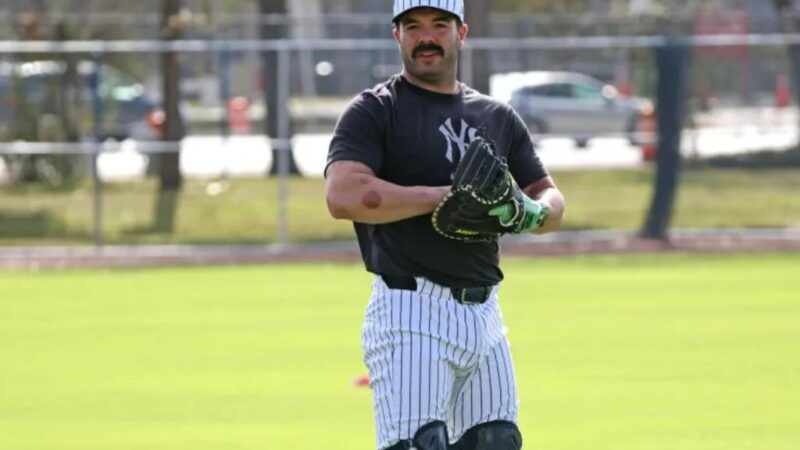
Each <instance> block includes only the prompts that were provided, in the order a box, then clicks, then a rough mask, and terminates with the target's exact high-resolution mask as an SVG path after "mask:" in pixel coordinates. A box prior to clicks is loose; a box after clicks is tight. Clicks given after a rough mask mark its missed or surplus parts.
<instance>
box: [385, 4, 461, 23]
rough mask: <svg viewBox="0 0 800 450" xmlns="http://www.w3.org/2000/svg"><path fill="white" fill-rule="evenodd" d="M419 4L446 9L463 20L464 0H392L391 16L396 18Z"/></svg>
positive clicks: (419, 5)
mask: <svg viewBox="0 0 800 450" xmlns="http://www.w3.org/2000/svg"><path fill="white" fill-rule="evenodd" d="M421 6H427V7H430V8H438V9H441V10H444V11H448V12H450V13H453V14H455V15H456V16H458V18H459V19H461V21H462V22H463V21H464V0H394V8H393V10H392V12H393V14H392V17H393V18H397V16H399V15H400V14H402V13H404V12H406V11H408V10H409V9H411V8H419V7H421Z"/></svg>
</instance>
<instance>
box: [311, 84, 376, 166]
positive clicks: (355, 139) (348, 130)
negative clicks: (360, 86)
mask: <svg viewBox="0 0 800 450" xmlns="http://www.w3.org/2000/svg"><path fill="white" fill-rule="evenodd" d="M383 117H384V115H383V108H382V106H381V104H380V101H379V100H378V98H377V97H375V96H373V95H370V94H367V93H362V94H360V95H359V96H357V97H355V98H354V99H353V100H352V101H351V102H350V104H348V105H347V107H346V108H345V110H344V112H343V113H342V115H341V117H339V122H338V123H337V124H336V129H335V130H334V132H333V139H331V145H330V147H329V148H328V161H327V164H326V166H325V174H326V175H327V172H328V167H330V165H331V164H332V163H334V162H336V161H342V160H345V161H356V162H360V163H362V164H364V165H366V166H367V167H369V168H370V169H372V171H373V172H374V173H376V174H377V173H379V172H380V168H381V165H382V164H383V149H384V136H385V133H386V122H385V120H384V119H383Z"/></svg>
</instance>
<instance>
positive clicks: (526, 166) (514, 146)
mask: <svg viewBox="0 0 800 450" xmlns="http://www.w3.org/2000/svg"><path fill="white" fill-rule="evenodd" d="M509 111H510V115H511V130H510V132H511V151H510V153H509V156H508V167H509V170H510V171H511V175H513V176H514V179H515V180H517V184H519V186H520V187H521V188H523V189H524V188H525V187H526V186H528V185H530V184H531V183H535V182H537V181H539V180H541V179H542V178H544V177H546V176H548V175H549V173H548V172H547V169H545V167H544V165H543V164H542V161H541V160H540V159H539V156H538V155H537V154H536V149H535V147H534V145H533V140H532V139H531V135H530V133H529V132H528V127H527V126H525V122H524V121H523V120H522V118H521V117H520V116H519V114H517V113H516V111H514V110H513V109H510V108H509Z"/></svg>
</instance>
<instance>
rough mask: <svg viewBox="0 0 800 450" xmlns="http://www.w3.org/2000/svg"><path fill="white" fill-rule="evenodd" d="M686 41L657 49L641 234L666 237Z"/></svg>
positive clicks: (678, 145)
mask: <svg viewBox="0 0 800 450" xmlns="http://www.w3.org/2000/svg"><path fill="white" fill-rule="evenodd" d="M689 48H690V47H689V44H688V43H687V42H685V41H679V40H670V41H668V42H667V44H666V45H665V46H663V47H658V48H657V49H656V68H657V73H658V82H657V87H656V96H657V98H656V102H657V105H656V116H657V120H658V127H657V129H658V148H657V150H656V179H655V186H654V189H653V198H652V201H651V203H650V210H649V212H648V214H647V219H646V222H645V225H644V228H643V229H642V231H641V234H640V235H641V237H643V238H647V239H667V238H668V231H669V224H670V220H671V219H672V211H673V205H674V203H675V191H676V190H677V188H678V176H679V175H680V164H681V161H680V159H681V155H680V149H681V131H682V128H683V116H684V112H685V109H686V96H687V91H688V89H687V78H688V72H689V70H688V67H689V54H690V52H689Z"/></svg>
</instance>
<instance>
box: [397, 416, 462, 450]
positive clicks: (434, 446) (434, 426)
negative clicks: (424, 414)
mask: <svg viewBox="0 0 800 450" xmlns="http://www.w3.org/2000/svg"><path fill="white" fill-rule="evenodd" d="M410 449H415V450H448V446H447V426H445V424H444V422H438V421H437V422H431V423H428V424H426V425H424V426H423V427H422V428H420V429H419V430H417V432H416V433H415V434H414V439H408V440H405V441H400V442H398V443H396V444H394V445H393V446H391V447H389V448H386V449H384V450H410Z"/></svg>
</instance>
